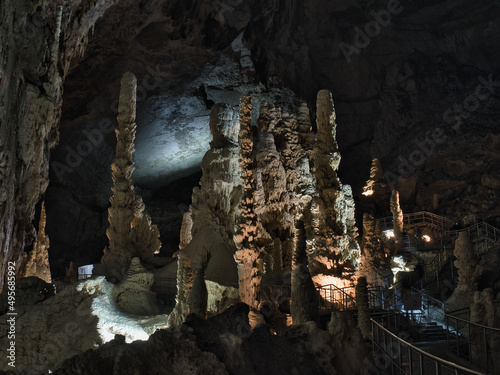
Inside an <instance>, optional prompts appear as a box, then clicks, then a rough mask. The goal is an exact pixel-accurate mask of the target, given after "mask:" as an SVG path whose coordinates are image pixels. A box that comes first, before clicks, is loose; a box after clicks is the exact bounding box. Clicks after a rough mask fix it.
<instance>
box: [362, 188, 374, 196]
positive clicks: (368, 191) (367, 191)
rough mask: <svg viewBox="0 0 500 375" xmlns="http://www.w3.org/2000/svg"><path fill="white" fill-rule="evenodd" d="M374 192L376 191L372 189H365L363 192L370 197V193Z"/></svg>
mask: <svg viewBox="0 0 500 375" xmlns="http://www.w3.org/2000/svg"><path fill="white" fill-rule="evenodd" d="M373 193H374V191H373V190H372V189H369V190H366V191H363V192H362V193H361V194H363V195H364V196H366V197H368V196H369V195H373Z"/></svg>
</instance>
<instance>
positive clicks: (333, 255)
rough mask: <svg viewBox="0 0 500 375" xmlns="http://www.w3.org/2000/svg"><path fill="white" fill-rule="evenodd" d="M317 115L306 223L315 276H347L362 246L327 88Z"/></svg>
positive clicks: (342, 277) (351, 274)
mask: <svg viewBox="0 0 500 375" xmlns="http://www.w3.org/2000/svg"><path fill="white" fill-rule="evenodd" d="M316 116H317V119H316V122H317V128H318V133H317V138H316V144H315V147H314V150H313V153H312V161H313V165H314V168H313V169H312V174H313V176H314V178H315V182H316V186H315V190H316V194H315V196H314V199H313V201H312V204H311V207H310V220H311V221H310V224H309V223H306V229H307V228H308V227H309V226H310V229H309V230H308V238H310V239H311V241H310V246H309V247H308V251H309V253H310V255H309V257H310V260H311V262H310V269H311V274H312V275H313V277H314V275H318V274H324V275H330V276H334V277H336V278H339V279H344V280H347V279H350V278H351V277H353V276H354V272H355V268H356V266H357V263H358V261H359V256H360V250H359V245H358V244H357V242H356V241H355V238H356V237H357V235H358V234H357V228H356V226H355V220H354V199H353V196H352V191H351V187H350V186H349V185H342V183H341V182H340V179H339V178H338V176H337V170H338V167H339V164H340V153H339V151H338V145H337V140H336V129H337V124H336V122H335V108H334V105H333V100H332V96H331V93H330V92H329V91H327V90H322V91H320V92H319V93H318V96H317V114H316ZM307 216H309V215H308V214H307V213H306V217H307Z"/></svg>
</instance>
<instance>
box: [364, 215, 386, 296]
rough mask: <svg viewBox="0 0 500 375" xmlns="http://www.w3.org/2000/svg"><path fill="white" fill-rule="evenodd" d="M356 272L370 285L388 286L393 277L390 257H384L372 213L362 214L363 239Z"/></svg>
mask: <svg viewBox="0 0 500 375" xmlns="http://www.w3.org/2000/svg"><path fill="white" fill-rule="evenodd" d="M358 274H359V275H360V276H363V277H365V278H366V280H367V282H368V284H370V285H380V286H385V287H388V286H390V284H391V281H392V279H393V277H392V271H391V265H390V259H389V258H387V257H386V254H385V250H384V246H383V243H382V233H381V232H380V227H379V226H378V225H377V224H376V220H375V218H374V217H373V215H371V214H369V213H365V214H364V215H363V240H362V242H361V259H360V261H359V268H358Z"/></svg>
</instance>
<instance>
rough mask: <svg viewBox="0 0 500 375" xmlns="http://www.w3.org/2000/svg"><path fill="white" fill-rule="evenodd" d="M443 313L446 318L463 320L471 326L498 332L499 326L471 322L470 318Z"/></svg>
mask: <svg viewBox="0 0 500 375" xmlns="http://www.w3.org/2000/svg"><path fill="white" fill-rule="evenodd" d="M444 315H445V317H448V318H451V319H455V320H460V321H461V322H464V323H466V324H470V325H471V326H476V327H479V328H484V329H488V330H490V331H498V332H499V333H500V328H497V327H491V326H483V325H482V324H478V323H473V322H471V321H470V320H467V319H463V318H459V317H458V316H453V315H450V314H447V313H445V314H444Z"/></svg>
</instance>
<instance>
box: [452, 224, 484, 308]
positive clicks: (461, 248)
mask: <svg viewBox="0 0 500 375" xmlns="http://www.w3.org/2000/svg"><path fill="white" fill-rule="evenodd" d="M453 253H454V255H455V257H456V258H457V259H456V260H455V262H454V263H455V267H457V269H458V285H457V287H456V288H455V291H454V292H453V294H452V296H451V297H450V299H449V300H448V301H447V303H448V304H449V305H450V306H452V307H453V308H455V309H460V308H463V307H469V306H470V304H471V303H472V301H473V298H474V292H475V291H476V289H477V283H476V280H475V278H474V271H475V268H476V263H477V259H476V256H475V254H474V248H473V246H472V243H471V241H470V238H469V234H468V233H467V231H463V232H460V233H459V235H458V238H457V239H456V241H455V250H454V252H453Z"/></svg>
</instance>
